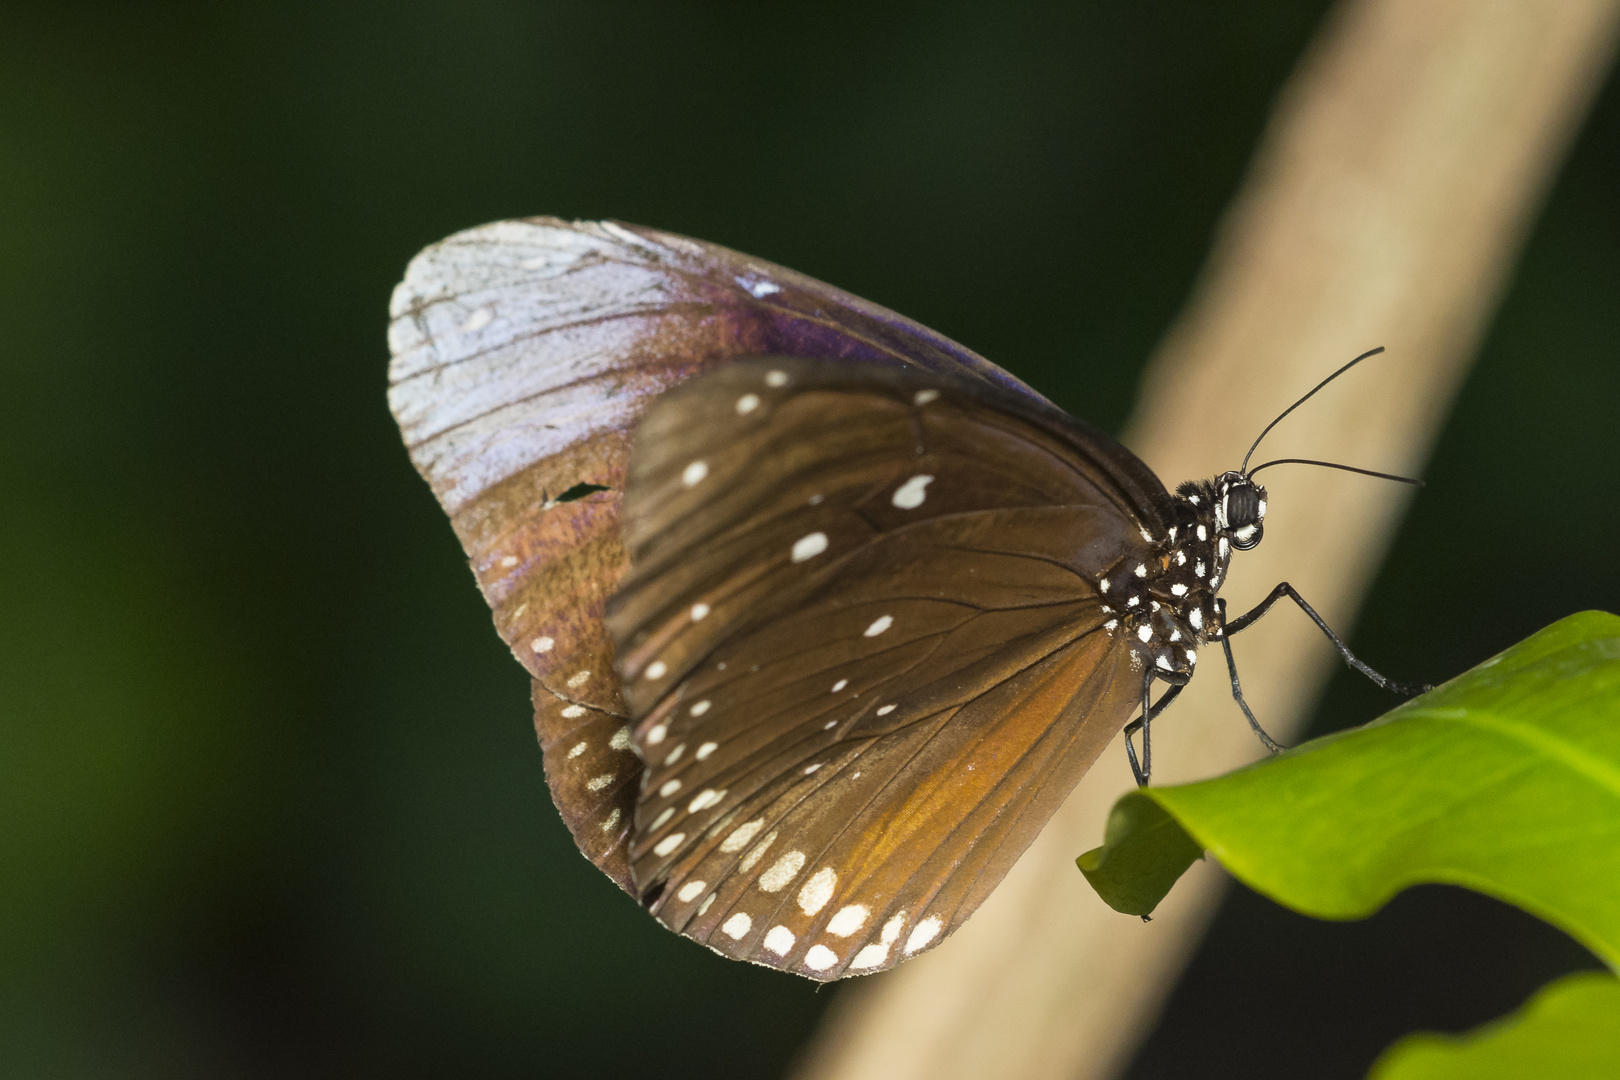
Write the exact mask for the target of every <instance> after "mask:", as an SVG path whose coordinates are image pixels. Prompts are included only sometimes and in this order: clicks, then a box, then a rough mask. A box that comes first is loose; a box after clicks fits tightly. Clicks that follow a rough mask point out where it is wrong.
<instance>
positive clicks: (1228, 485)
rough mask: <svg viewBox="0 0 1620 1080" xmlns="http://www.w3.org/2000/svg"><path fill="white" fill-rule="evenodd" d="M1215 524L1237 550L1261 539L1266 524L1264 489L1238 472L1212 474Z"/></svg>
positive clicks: (1244, 548) (1242, 549) (1246, 547)
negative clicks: (1213, 480)
mask: <svg viewBox="0 0 1620 1080" xmlns="http://www.w3.org/2000/svg"><path fill="white" fill-rule="evenodd" d="M1215 526H1216V528H1217V529H1219V530H1220V532H1221V533H1223V534H1224V535H1225V536H1226V537H1227V538H1228V539H1230V540H1231V541H1232V546H1233V547H1234V548H1236V549H1237V550H1239V551H1248V550H1249V549H1250V548H1253V547H1255V546H1257V545H1258V544H1259V543H1260V538H1261V537H1262V536H1263V535H1264V534H1265V528H1266V489H1265V487H1264V486H1262V485H1260V484H1257V483H1255V482H1254V481H1253V480H1252V479H1250V478H1249V477H1248V476H1247V475H1245V474H1244V473H1240V472H1227V473H1222V474H1221V475H1220V476H1218V477H1216V478H1215Z"/></svg>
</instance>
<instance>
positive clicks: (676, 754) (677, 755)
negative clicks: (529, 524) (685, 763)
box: [664, 743, 686, 765]
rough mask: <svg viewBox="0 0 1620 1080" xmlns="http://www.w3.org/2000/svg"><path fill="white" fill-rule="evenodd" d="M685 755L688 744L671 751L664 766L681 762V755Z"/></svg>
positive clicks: (666, 756)
mask: <svg viewBox="0 0 1620 1080" xmlns="http://www.w3.org/2000/svg"><path fill="white" fill-rule="evenodd" d="M684 753H686V744H685V743H681V744H680V745H679V746H677V747H676V748H675V749H673V750H671V751H670V752H669V753H668V754H666V755H665V756H664V764H665V765H673V764H675V763H676V762H677V761H679V760H681V755H682V754H684Z"/></svg>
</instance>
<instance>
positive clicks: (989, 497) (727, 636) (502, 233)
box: [389, 218, 1412, 980]
mask: <svg viewBox="0 0 1620 1080" xmlns="http://www.w3.org/2000/svg"><path fill="white" fill-rule="evenodd" d="M392 315H393V322H392V324H391V327H390V333H389V341H390V346H391V348H392V351H393V355H394V360H393V365H392V368H391V371H390V377H391V384H392V385H391V390H390V403H391V405H392V407H393V410H394V414H395V416H396V418H397V419H398V420H399V423H400V426H401V428H402V430H403V431H404V433H405V438H406V442H407V443H408V445H409V446H410V450H411V456H412V460H413V461H414V462H415V463H416V465H417V468H418V469H419V470H420V471H421V472H422V474H423V475H424V476H425V477H426V478H427V479H428V481H429V483H430V484H432V486H433V489H434V492H435V494H437V495H438V497H439V500H440V502H441V503H442V504H443V505H444V507H445V509H446V511H447V512H448V513H449V514H450V516H451V520H452V523H453V524H454V526H455V529H456V532H457V534H458V535H459V536H460V538H461V540H462V543H463V546H464V547H465V548H466V550H467V552H468V554H469V556H470V558H471V560H472V566H473V570H474V573H475V574H476V575H477V578H478V581H479V585H480V587H481V588H482V589H483V591H484V595H485V597H486V599H487V600H488V601H489V604H490V606H491V608H492V609H493V610H494V612H495V621H496V626H497V628H498V629H499V630H500V632H501V635H502V637H503V638H504V639H505V640H506V642H507V643H508V645H510V646H511V647H512V649H513V651H514V653H515V654H516V655H517V656H518V658H519V660H521V661H522V662H523V663H524V665H525V666H526V667H527V668H528V669H529V671H530V673H531V674H532V675H533V676H534V701H535V725H536V728H537V730H538V732H539V735H540V742H541V746H542V748H543V750H544V752H545V766H546V775H547V779H548V781H549V783H550V785H551V791H552V796H553V798H554V799H555V801H556V803H557V806H558V809H559V810H560V811H561V813H562V815H563V819H564V821H565V822H566V823H567V824H568V827H569V829H570V830H571V831H572V833H573V835H574V838H575V840H576V842H577V843H578V844H579V847H580V850H581V851H583V852H584V853H585V855H586V856H587V857H588V858H590V859H591V860H592V861H593V862H594V863H595V864H596V865H597V866H598V867H600V868H601V869H602V870H603V871H604V872H605V873H607V874H608V875H609V876H610V877H611V878H613V880H614V881H615V882H617V883H618V884H619V886H620V887H621V888H623V889H625V890H626V891H627V892H630V893H631V894H632V895H633V896H635V897H637V898H638V899H639V900H641V901H642V902H643V903H644V904H645V905H647V907H648V908H649V909H650V910H651V912H652V913H653V914H654V915H655V916H656V917H657V918H658V919H659V920H660V921H661V922H663V923H664V924H665V925H666V926H669V927H670V928H671V929H674V930H676V931H677V932H679V933H682V934H684V935H686V936H688V937H691V938H693V939H694V940H697V941H699V942H701V943H703V944H705V945H707V946H709V947H710V948H711V949H714V950H715V951H717V952H719V953H721V954H723V955H726V956H731V957H735V958H738V959H745V960H750V961H753V962H756V963H761V964H765V965H768V966H771V967H776V968H780V969H783V970H787V971H793V972H796V973H798V974H801V975H805V976H807V977H810V978H813V979H818V980H829V979H835V978H840V977H842V976H845V975H855V974H866V973H870V972H876V971H881V970H884V969H886V968H889V967H892V966H894V965H895V964H896V963H899V962H900V961H901V960H903V959H905V958H906V957H908V956H911V955H915V954H917V953H919V952H921V951H923V950H925V949H927V948H930V947H932V946H933V945H936V944H938V943H939V942H940V941H942V940H943V939H944V938H945V936H946V935H948V934H949V933H950V932H951V931H952V930H954V929H955V928H956V927H957V926H960V925H961V924H962V922H964V921H965V920H966V919H967V917H968V916H969V915H970V914H971V913H972V912H973V910H974V909H975V908H976V907H977V906H978V905H979V904H980V903H981V902H982V901H983V900H984V898H985V897H986V896H987V895H989V893H990V891H991V890H992V889H993V888H994V887H995V885H996V884H997V883H998V882H999V881H1000V880H1001V878H1002V877H1003V876H1004V875H1005V874H1006V873H1007V871H1008V870H1009V869H1010V868H1011V866H1012V864H1013V862H1014V861H1015V860H1016V859H1017V857H1018V856H1019V854H1020V853H1021V852H1022V851H1023V850H1024V849H1025V847H1027V846H1028V845H1029V843H1030V842H1031V841H1032V840H1033V839H1034V837H1035V835H1036V834H1037V833H1038V832H1039V830H1040V828H1041V827H1042V825H1044V824H1045V822H1046V820H1047V819H1048V818H1049V817H1050V816H1051V814H1052V813H1053V812H1054V811H1055V810H1056V809H1057V807H1058V805H1059V804H1060V803H1061V802H1062V801H1063V799H1064V798H1065V797H1066V796H1067V795H1068V793H1069V791H1070V790H1071V789H1072V788H1073V787H1074V785H1075V784H1076V783H1077V782H1078V781H1079V779H1080V777H1081V776H1082V775H1083V774H1084V773H1085V771H1086V770H1087V769H1088V768H1089V767H1090V765H1091V763H1092V762H1093V761H1094V760H1095V758H1096V756H1097V755H1098V754H1099V753H1100V752H1101V750H1102V748H1103V747H1104V746H1105V745H1106V744H1107V743H1108V742H1109V740H1110V739H1111V738H1112V737H1113V735H1114V733H1115V732H1116V731H1118V730H1120V729H1121V728H1122V727H1123V728H1127V730H1128V732H1130V731H1135V730H1138V729H1139V730H1141V731H1142V736H1143V738H1142V743H1143V750H1142V758H1141V760H1140V762H1138V759H1137V757H1136V754H1135V750H1134V747H1132V746H1131V744H1130V743H1129V742H1127V748H1128V750H1129V751H1130V754H1131V765H1132V768H1133V770H1135V771H1136V774H1137V777H1138V779H1139V781H1141V782H1146V779H1147V774H1148V771H1149V770H1150V767H1151V758H1150V753H1151V751H1150V749H1149V745H1150V744H1149V742H1148V738H1147V735H1148V732H1147V725H1148V722H1149V721H1151V719H1152V717H1153V716H1154V715H1155V714H1156V713H1157V712H1158V711H1159V710H1160V709H1162V708H1163V707H1164V705H1166V704H1167V703H1168V702H1169V701H1170V700H1171V699H1173V698H1174V697H1175V695H1176V694H1177V693H1179V691H1180V688H1181V686H1182V685H1184V684H1185V683H1186V681H1187V679H1188V678H1190V677H1191V675H1192V673H1193V671H1194V670H1195V668H1196V665H1197V663H1198V659H1199V652H1200V650H1202V649H1205V648H1206V647H1210V646H1213V645H1214V644H1216V643H1219V644H1221V645H1222V646H1223V647H1224V648H1225V649H1226V656H1227V660H1228V664H1229V665H1230V662H1231V661H1230V655H1231V654H1230V648H1229V647H1228V646H1226V637H1227V635H1229V634H1231V633H1234V632H1236V631H1238V630H1241V629H1242V628H1244V627H1245V626H1247V625H1249V624H1250V623H1252V622H1253V621H1254V619H1256V618H1258V617H1259V616H1260V615H1261V614H1263V613H1264V612H1265V610H1266V609H1267V608H1269V607H1270V606H1271V604H1272V603H1273V602H1275V601H1276V600H1277V599H1279V598H1281V597H1283V596H1289V597H1290V598H1292V599H1294V600H1295V601H1296V602H1298V603H1299V604H1300V606H1301V607H1302V608H1304V609H1305V611H1306V612H1307V613H1308V614H1309V615H1310V616H1311V617H1312V618H1313V619H1315V620H1316V622H1317V624H1318V625H1319V626H1321V628H1322V629H1323V631H1324V632H1326V633H1327V634H1328V636H1329V637H1330V638H1331V639H1332V640H1333V641H1334V643H1335V645H1337V646H1338V647H1339V649H1340V652H1341V653H1342V654H1343V655H1344V656H1345V658H1346V659H1347V660H1348V661H1349V662H1351V663H1352V664H1353V665H1355V666H1356V667H1357V668H1358V669H1360V670H1362V671H1364V672H1365V673H1367V674H1368V675H1369V676H1371V677H1373V678H1374V679H1375V681H1378V682H1379V683H1380V685H1386V686H1388V687H1390V688H1392V689H1397V690H1401V691H1408V692H1409V691H1410V690H1411V689H1412V688H1407V687H1401V686H1399V685H1398V684H1393V683H1390V682H1389V681H1388V680H1385V679H1383V678H1382V677H1381V676H1378V675H1377V674H1376V673H1374V672H1372V671H1371V669H1368V668H1366V667H1365V665H1362V664H1361V663H1360V661H1358V660H1355V658H1354V657H1353V656H1351V655H1350V653H1349V651H1348V650H1347V649H1345V648H1344V646H1343V644H1342V643H1341V642H1339V641H1338V639H1337V638H1336V637H1334V636H1333V634H1332V632H1331V631H1329V630H1328V629H1327V627H1326V625H1325V624H1324V623H1322V621H1321V619H1320V618H1319V617H1317V616H1316V614H1315V612H1314V611H1311V609H1310V608H1309V606H1308V605H1306V604H1305V602H1304V601H1303V600H1302V599H1301V598H1300V597H1299V596H1298V594H1297V593H1294V592H1293V590H1292V589H1291V588H1289V587H1288V586H1287V585H1286V584H1283V585H1280V586H1278V588H1277V589H1276V590H1275V591H1274V592H1273V593H1272V595H1271V596H1270V597H1268V599H1267V600H1266V601H1265V602H1264V603H1262V604H1261V605H1260V606H1259V607H1257V608H1256V609H1255V610H1254V611H1252V612H1250V613H1248V614H1246V615H1244V616H1242V617H1241V618H1238V619H1234V620H1231V621H1227V620H1226V619H1225V612H1224V607H1223V605H1222V602H1221V601H1220V600H1219V599H1218V598H1217V595H1216V593H1217V590H1218V589H1219V587H1220V583H1221V581H1222V579H1223V578H1224V577H1225V574H1226V571H1227V565H1228V561H1229V558H1230V555H1231V552H1232V551H1233V550H1234V549H1237V550H1243V549H1246V548H1250V547H1253V546H1254V545H1255V544H1257V543H1259V540H1260V537H1261V533H1262V529H1263V526H1264V519H1265V512H1266V502H1265V489H1264V488H1263V487H1261V486H1260V485H1259V484H1257V483H1255V482H1254V480H1253V479H1252V477H1253V474H1254V473H1255V472H1257V471H1258V470H1259V469H1260V468H1264V467H1266V466H1268V465H1271V464H1276V463H1277V462H1267V463H1266V465H1262V466H1256V468H1255V469H1246V468H1240V469H1239V470H1238V471H1235V472H1229V473H1226V474H1223V475H1222V476H1220V477H1218V478H1216V479H1215V480H1213V481H1207V482H1202V483H1190V484H1183V485H1182V486H1181V488H1179V489H1178V491H1177V493H1176V494H1175V495H1171V494H1170V493H1169V492H1167V491H1166V490H1165V488H1164V486H1163V485H1162V484H1161V483H1160V482H1159V480H1158V479H1157V478H1156V477H1155V476H1154V475H1153V473H1152V472H1151V471H1150V470H1148V469H1147V467H1146V466H1144V465H1143V464H1142V463H1141V462H1140V461H1139V460H1138V459H1137V458H1136V457H1135V456H1134V455H1132V454H1131V453H1130V452H1129V451H1127V450H1125V449H1124V448H1123V447H1121V446H1120V445H1119V444H1118V443H1117V442H1115V441H1114V440H1113V439H1111V438H1109V437H1108V436H1107V435H1106V434H1104V433H1102V432H1100V431H1098V430H1096V429H1094V428H1092V427H1090V426H1088V425H1086V424H1084V423H1082V422H1081V421H1078V420H1076V419H1074V418H1072V417H1070V416H1068V415H1067V414H1065V413H1063V412H1062V411H1061V410H1059V409H1057V408H1056V407H1055V406H1053V405H1052V404H1050V403H1049V402H1047V401H1046V400H1045V399H1044V398H1042V397H1040V396H1039V395H1038V394H1036V393H1035V392H1034V391H1032V390H1030V389H1029V388H1028V387H1026V386H1024V385H1023V384H1022V383H1020V382H1019V381H1018V380H1016V379H1014V378H1013V377H1012V376H1011V375H1008V374H1007V373H1006V372H1004V371H1002V370H1001V369H1000V368H997V367H995V366H994V365H993V364H991V363H989V362H988V361H986V360H984V359H983V358H981V357H979V356H977V355H976V354H974V353H972V352H970V351H969V350H967V349H964V348H962V347H961V346H959V345H956V344H954V343H952V342H950V341H948V340H946V339H944V338H941V337H940V336H938V335H937V334H934V333H932V332H931V331H928V330H926V329H925V328H923V327H921V326H918V325H917V324H915V323H912V322H909V321H907V320H905V319H903V318H901V317H900V316H898V315H896V314H894V313H893V312H890V311H887V310H885V309H882V308H880V307H877V306H876V305H873V304H869V303H867V302H865V301H862V300H860V299H858V298H856V297H853V296H850V295H848V294H846V293H842V292H840V291H838V290H836V289H833V288H831V287H830V286H827V285H824V284H822V283H820V282H816V281H813V280H811V279H809V278H806V277H804V276H803V275H800V274H796V273H794V272H792V271H790V270H786V269H784V268H782V267H778V266H774V265H771V264H769V263H765V262H762V261H760V260H757V259H752V258H750V257H748V256H745V255H740V254H738V253H736V252H732V251H728V250H726V249H724V248H720V247H716V246H714V245H711V244H704V243H700V242H697V241H693V240H689V239H686V238H684V237H678V236H674V235H671V234H668V233H661V232H656V231H653V230H649V229H641V228H634V227H630V226H624V225H618V224H612V223H574V224H569V223H565V222H562V221H558V220H555V219H549V218H536V219H530V220H526V221H513V222H501V223H498V224H495V225H489V226H485V227H482V228H479V229H473V230H469V231H467V232H464V233H459V234H457V235H455V236H452V237H450V238H449V239H447V240H445V241H443V242H442V243H440V244H437V245H434V246H433V247H430V248H428V249H427V250H426V251H424V252H422V254H420V255H419V256H417V258H416V259H415V260H413V261H412V263H411V265H410V267H409V269H408V270H407V272H406V276H405V280H404V281H403V282H402V283H401V284H400V286H399V287H398V288H397V289H396V290H395V293H394V299H393V305H392ZM1375 351H1377V350H1375ZM1366 355H1371V354H1366ZM1363 358H1364V357H1358V358H1357V361H1352V364H1354V363H1355V362H1358V361H1359V360H1360V359H1363ZM1350 366H1351V365H1346V366H1345V367H1344V368H1341V369H1340V371H1339V372H1335V373H1334V374H1335V376H1336V375H1338V374H1340V373H1342V372H1343V371H1344V370H1347V369H1348V368H1349V367H1350ZM694 376H696V377H694ZM1333 377H1334V376H1330V377H1329V379H1328V380H1324V381H1323V383H1322V384H1320V385H1319V386H1318V387H1317V389H1320V388H1321V386H1322V385H1326V383H1327V382H1328V381H1331V379H1332V378H1333ZM1315 392H1316V391H1315V390H1313V391H1311V393H1315ZM1309 396H1310V395H1309V394H1307V395H1306V397H1307V398H1308V397H1309ZM1303 400H1305V399H1304V398H1302V399H1301V401H1303ZM1298 404H1299V403H1298V402H1296V406H1297V405H1298ZM1290 411H1291V410H1290ZM1284 415H1286V413H1284ZM1279 419H1281V417H1279ZM638 425H639V427H638ZM1269 430H1270V428H1269V427H1268V428H1267V431H1269ZM1264 434H1265V433H1264V432H1262V437H1264ZM632 439H634V452H633V453H632ZM1258 441H1259V440H1256V443H1257V444H1258ZM1252 452H1253V451H1252V449H1251V454H1252ZM1290 460H1291V459H1290ZM1317 464H1327V463H1317ZM1246 465H1247V459H1245V466H1246ZM1335 467H1341V466H1335ZM1353 471H1358V472H1365V471H1366V470H1353ZM1372 475H1384V474H1372ZM1397 479H1399V478H1397ZM1156 681H1158V682H1164V683H1166V684H1167V685H1168V686H1169V689H1168V690H1167V691H1166V693H1165V694H1164V695H1163V696H1162V697H1161V699H1160V700H1159V701H1158V702H1153V701H1152V700H1151V697H1150V691H1151V690H1152V687H1153V684H1154V682H1156ZM1232 682H1233V688H1234V693H1235V695H1236V696H1237V697H1238V701H1239V703H1240V705H1243V703H1242V697H1241V693H1240V692H1238V689H1237V687H1238V684H1237V676H1236V672H1235V669H1234V670H1233V673H1232ZM1139 708H1140V715H1139V716H1138V717H1137V719H1136V720H1134V721H1132V719H1131V718H1132V716H1133V714H1134V713H1137V712H1138V709H1139ZM1243 711H1244V713H1245V714H1246V715H1247V716H1248V717H1249V721H1250V723H1251V725H1253V726H1254V728H1255V730H1256V731H1257V732H1259V733H1260V735H1261V737H1262V739H1264V740H1265V741H1266V743H1267V745H1268V746H1271V747H1273V748H1275V743H1273V742H1271V740H1270V739H1269V738H1268V737H1267V736H1265V734H1264V732H1262V731H1260V727H1259V725H1258V723H1257V722H1255V720H1254V717H1253V715H1252V714H1251V713H1249V710H1248V707H1247V705H1243Z"/></svg>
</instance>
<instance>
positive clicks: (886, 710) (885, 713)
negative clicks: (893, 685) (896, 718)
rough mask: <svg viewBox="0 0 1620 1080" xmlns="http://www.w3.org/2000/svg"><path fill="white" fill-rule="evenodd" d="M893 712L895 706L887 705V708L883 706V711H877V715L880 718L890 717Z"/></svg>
mask: <svg viewBox="0 0 1620 1080" xmlns="http://www.w3.org/2000/svg"><path fill="white" fill-rule="evenodd" d="M892 712H894V706H893V705H885V706H883V708H881V709H879V710H878V711H877V714H878V715H879V716H888V715H889V714H890V713H892Z"/></svg>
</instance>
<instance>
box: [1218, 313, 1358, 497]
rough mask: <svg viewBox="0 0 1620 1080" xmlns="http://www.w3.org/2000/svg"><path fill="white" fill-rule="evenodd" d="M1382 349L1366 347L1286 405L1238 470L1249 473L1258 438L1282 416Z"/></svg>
mask: <svg viewBox="0 0 1620 1080" xmlns="http://www.w3.org/2000/svg"><path fill="white" fill-rule="evenodd" d="M1383 351H1384V347H1383V346H1382V345H1380V346H1378V348H1376V349H1368V350H1367V351H1366V352H1364V353H1362V354H1361V355H1360V356H1358V357H1356V358H1355V359H1354V360H1352V361H1350V362H1349V363H1348V364H1346V365H1344V367H1342V368H1340V369H1339V370H1338V371H1335V372H1334V373H1333V374H1331V375H1329V376H1328V377H1327V378H1325V379H1323V380H1322V381H1321V382H1319V383H1317V384H1316V385H1315V386H1313V387H1312V388H1311V392H1310V393H1309V394H1306V395H1305V396H1304V397H1302V398H1300V399H1299V400H1298V401H1296V402H1294V403H1293V404H1292V405H1290V406H1288V408H1286V409H1284V410H1283V411H1282V412H1281V413H1279V414H1277V419H1275V420H1273V421H1272V422H1271V423H1269V424H1267V425H1266V429H1265V430H1264V431H1262V432H1261V433H1260V438H1259V439H1255V440H1254V445H1253V446H1251V447H1249V452H1248V453H1247V454H1244V455H1243V464H1242V465H1241V466H1239V467H1238V472H1240V473H1243V474H1244V475H1245V476H1248V475H1249V459H1250V458H1252V457H1253V456H1254V452H1255V450H1256V449H1257V448H1258V447H1259V446H1260V439H1264V438H1265V437H1266V436H1267V435H1269V434H1270V433H1271V429H1272V428H1274V427H1276V426H1277V425H1278V424H1280V423H1282V419H1283V417H1285V416H1287V415H1288V414H1289V413H1291V412H1293V411H1294V410H1295V409H1297V408H1299V407H1300V406H1301V405H1303V404H1305V403H1306V402H1307V401H1309V400H1311V397H1312V395H1314V394H1315V393H1316V392H1317V391H1318V390H1320V389H1322V387H1324V386H1326V385H1327V384H1328V383H1330V382H1332V381H1333V380H1334V379H1337V378H1338V377H1339V376H1340V375H1343V374H1344V373H1345V372H1347V371H1349V370H1350V369H1351V368H1353V367H1355V366H1356V365H1357V364H1359V363H1361V362H1362V361H1363V360H1365V359H1367V357H1369V356H1377V355H1378V354H1379V353H1381V352H1383ZM1271 464H1274V465H1275V464H1277V462H1272V463H1271ZM1316 464H1322V462H1317V463H1316ZM1334 468H1347V466H1339V465H1336V466H1334Z"/></svg>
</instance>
